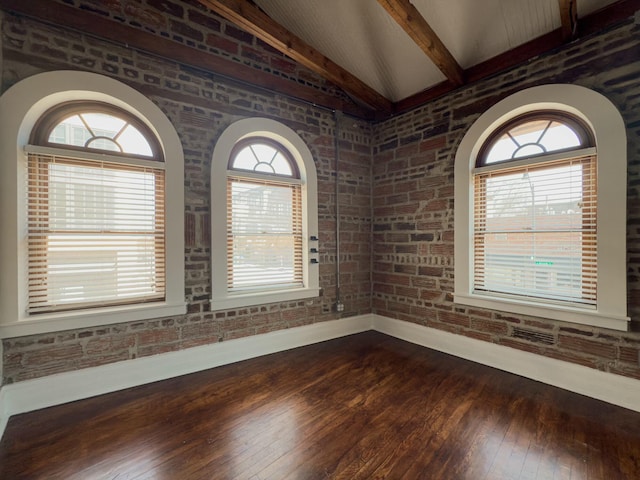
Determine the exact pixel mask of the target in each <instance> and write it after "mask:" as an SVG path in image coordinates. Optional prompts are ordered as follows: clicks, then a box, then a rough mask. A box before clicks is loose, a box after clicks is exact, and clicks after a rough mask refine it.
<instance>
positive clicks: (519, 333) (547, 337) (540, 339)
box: [511, 327, 555, 345]
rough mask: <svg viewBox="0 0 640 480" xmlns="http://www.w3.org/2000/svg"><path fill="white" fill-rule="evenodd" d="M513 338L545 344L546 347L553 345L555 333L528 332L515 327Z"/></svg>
mask: <svg viewBox="0 0 640 480" xmlns="http://www.w3.org/2000/svg"><path fill="white" fill-rule="evenodd" d="M511 337H513V338H522V339H523V340H529V341H530V342H536V343H544V344H545V345H553V343H554V341H555V337H554V336H553V333H546V332H537V331H535V330H527V329H526V328H520V327H513V331H512V333H511Z"/></svg>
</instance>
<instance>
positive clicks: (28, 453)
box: [0, 332, 640, 480]
mask: <svg viewBox="0 0 640 480" xmlns="http://www.w3.org/2000/svg"><path fill="white" fill-rule="evenodd" d="M0 478H2V479H11V480H18V479H64V480H71V479H82V480H87V479H113V480H116V479H117V480H123V479H128V480H133V479H136V480H142V479H148V480H152V479H156V480H159V479H162V480H174V479H176V480H184V479H207V480H211V479H246V480H265V479H323V480H324V479H374V478H378V479H383V478H387V479H435V480H443V479H455V480H458V479H470V480H480V479H528V480H529V479H531V480H533V479H573V480H576V479H580V480H592V479H601V480H605V479H606V480H621V479H640V414H639V413H635V412H632V411H629V410H625V409H622V408H618V407H614V406H611V405H609V404H606V403H603V402H599V401H596V400H592V399H589V398H586V397H583V396H580V395H576V394H572V393H569V392H566V391H563V390H560V389H557V388H553V387H549V386H546V385H543V384H540V383H537V382H534V381H531V380H527V379H523V378H520V377H518V376H515V375H511V374H508V373H504V372H501V371H498V370H494V369H491V368H488V367H483V366H480V365H477V364H474V363H472V362H468V361H464V360H461V359H458V358H455V357H451V356H448V355H444V354H441V353H438V352H433V351H430V350H427V349H425V348H422V347H419V346H416V345H412V344H409V343H406V342H402V341H399V340H396V339H393V338H390V337H387V336H385V335H382V334H378V333H374V332H367V333H363V334H359V335H354V336H350V337H345V338H341V339H338V340H332V341H330V342H325V343H322V344H317V345H312V346H308V347H304V348H300V349H296V350H291V351H288V352H283V353H278V354H274V355H270V356H267V357H261V358H257V359H253V360H249V361H245V362H241V363H237V364H234V365H229V366H225V367H221V368H217V369H213V370H208V371H205V372H201V373H196V374H192V375H187V376H184V377H180V378H176V379H172V380H167V381H164V382H158V383H154V384H150V385H145V386H141V387H137V388H133V389H129V390H126V391H122V392H116V393H113V394H109V395H104V396H101V397H97V398H92V399H88V400H83V401H79V402H75V403H72V404H67V405H62V406H58V407H53V408H49V409H46V410H41V411H38V412H32V413H28V414H23V415H19V416H15V417H12V418H11V419H10V421H9V424H8V426H7V429H6V432H5V435H4V438H3V440H2V442H1V443H0Z"/></svg>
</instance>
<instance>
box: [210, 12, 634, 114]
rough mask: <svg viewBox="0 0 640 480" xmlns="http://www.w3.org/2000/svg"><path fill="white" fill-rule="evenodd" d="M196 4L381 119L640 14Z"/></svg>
mask: <svg viewBox="0 0 640 480" xmlns="http://www.w3.org/2000/svg"><path fill="white" fill-rule="evenodd" d="M199 1H200V3H202V4H203V5H205V6H207V7H208V8H211V9H212V10H214V11H215V12H216V13H218V14H220V15H222V16H223V17H226V18H227V19H228V20H231V21H233V22H234V23H236V24H238V25H239V26H241V27H242V28H244V29H246V30H248V31H250V32H251V33H253V34H254V35H256V36H258V37H259V38H261V39H262V40H264V41H265V42H267V43H269V44H270V45H271V46H273V47H274V48H276V49H278V50H280V51H281V52H283V53H285V54H287V55H289V56H290V57H291V58H294V59H295V60H297V61H299V62H300V63H302V64H304V65H306V66H308V67H309V68H311V69H312V70H314V71H316V72H317V73H320V74H321V75H323V76H324V77H325V78H327V79H328V80H330V81H332V82H334V83H336V84H338V85H339V86H340V87H342V88H343V89H344V90H345V92H347V93H348V94H349V95H350V96H351V97H352V98H353V99H354V100H356V101H358V102H360V103H361V104H364V105H367V106H369V107H372V108H374V109H376V110H379V111H383V112H391V111H393V110H396V111H397V110H398V106H400V107H402V106H403V105H407V106H410V105H411V103H413V102H414V99H415V101H416V103H417V101H420V100H424V99H425V98H427V97H428V96H430V95H431V96H435V95H437V94H440V93H442V92H444V91H446V90H452V89H454V88H456V87H457V86H460V85H462V84H464V83H466V82H469V81H472V80H474V79H476V77H479V76H482V75H484V76H486V75H488V74H491V73H494V72H493V71H492V70H496V71H497V70H499V67H500V66H502V67H503V68H505V67H507V66H510V65H509V64H517V63H518V62H519V61H523V60H526V59H527V58H528V57H526V55H529V56H532V55H535V54H539V53H542V52H543V51H545V50H549V49H552V48H555V47H557V46H559V45H561V44H562V43H564V42H569V41H571V40H573V39H574V38H576V37H578V36H582V35H585V34H588V33H591V31H593V30H594V28H595V26H596V25H597V26H598V27H602V26H603V25H601V23H604V22H606V20H607V19H609V18H612V17H614V16H615V13H616V10H618V11H619V12H620V13H621V11H622V10H623V9H627V10H628V9H629V7H630V4H632V3H635V7H638V2H637V1H635V2H633V1H632V2H630V1H628V0H627V1H618V2H616V0H482V1H478V0H453V1H452V0H322V1H318V0H295V1H291V0H253V1H247V0H199ZM632 8H634V7H632ZM598 17H602V18H600V20H601V21H598ZM583 20H584V21H585V22H584V23H585V27H584V28H581V27H582V25H581V23H582V22H583ZM590 30H591V31H590ZM510 57H511V58H510ZM482 70H484V71H482Z"/></svg>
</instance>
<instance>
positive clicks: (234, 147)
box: [211, 119, 318, 309]
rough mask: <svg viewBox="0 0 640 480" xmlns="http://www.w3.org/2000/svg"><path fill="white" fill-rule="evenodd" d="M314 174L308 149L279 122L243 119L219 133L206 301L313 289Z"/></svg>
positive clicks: (281, 297) (276, 297)
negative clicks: (210, 280) (210, 290)
mask: <svg viewBox="0 0 640 480" xmlns="http://www.w3.org/2000/svg"><path fill="white" fill-rule="evenodd" d="M315 178H316V177H315V166H314V164H313V159H312V158H311V154H310V152H309V150H308V149H307V147H306V146H305V145H304V143H303V142H302V140H301V139H300V138H299V137H298V136H297V135H296V134H295V132H293V131H291V130H290V129H288V128H287V127H285V126H284V125H282V124H279V123H277V122H274V121H271V120H267V119H246V120H243V121H240V122H237V123H236V124H233V125H232V126H231V127H229V129H227V130H226V131H225V132H224V133H223V135H222V136H221V138H220V140H219V141H218V143H217V145H216V148H215V151H214V159H213V167H212V179H211V182H212V195H213V197H212V205H213V212H212V215H213V219H212V243H213V252H212V257H213V258H212V263H213V299H212V303H213V305H212V308H213V309H217V308H229V307H236V306H243V305H253V304H259V303H270V302H277V301H285V300H294V299H298V298H307V297H312V296H316V295H317V294H318V268H317V261H318V254H317V252H318V248H317V247H318V245H317V206H316V198H315V195H316V193H315V192H316V185H315V184H316V180H315ZM222 192H225V194H226V196H225V197H223V196H222V194H221V193H222Z"/></svg>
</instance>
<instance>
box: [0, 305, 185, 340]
mask: <svg viewBox="0 0 640 480" xmlns="http://www.w3.org/2000/svg"><path fill="white" fill-rule="evenodd" d="M186 312H187V307H186V304H185V303H184V302H181V303H166V302H161V303H146V304H139V305H127V306H120V307H107V308H96V309H91V310H78V311H70V312H56V313H47V314H41V315H32V316H29V317H25V318H22V319H20V320H18V321H17V322H14V323H7V324H4V325H0V338H12V337H20V336H24V335H35V334H39V333H49V332H60V331H63V330H71V329H76V328H91V327H98V326H102V325H111V324H114V323H123V322H135V321H138V320H148V319H152V318H162V317H170V316H173V315H183V314H185V313H186Z"/></svg>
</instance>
